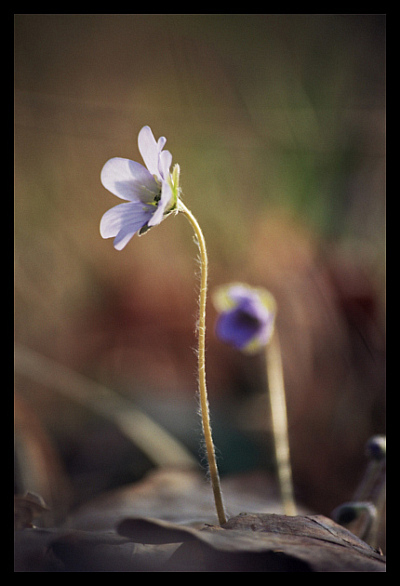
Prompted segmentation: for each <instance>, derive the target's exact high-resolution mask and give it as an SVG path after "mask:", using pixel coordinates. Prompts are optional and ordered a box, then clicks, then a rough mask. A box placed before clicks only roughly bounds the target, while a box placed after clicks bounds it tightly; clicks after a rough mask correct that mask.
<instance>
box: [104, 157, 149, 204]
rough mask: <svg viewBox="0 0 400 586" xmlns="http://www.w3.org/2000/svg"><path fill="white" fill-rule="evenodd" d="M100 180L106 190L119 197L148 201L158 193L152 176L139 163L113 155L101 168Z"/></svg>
mask: <svg viewBox="0 0 400 586" xmlns="http://www.w3.org/2000/svg"><path fill="white" fill-rule="evenodd" d="M101 182H102V184H103V185H104V187H105V188H106V189H108V191H111V193H113V194H114V195H116V196H118V197H120V198H121V199H126V200H128V201H140V202H142V203H148V202H151V201H153V200H154V198H155V196H156V195H157V194H159V192H160V188H159V185H158V184H157V182H156V180H155V179H154V177H153V176H152V175H151V174H150V173H149V171H148V170H147V169H146V168H145V167H143V165H141V164H140V163H136V162H135V161H131V160H129V159H123V158H121V157H114V158H113V159H110V160H109V161H107V163H106V164H105V165H104V167H103V169H102V170H101Z"/></svg>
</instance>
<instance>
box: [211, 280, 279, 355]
mask: <svg viewBox="0 0 400 586" xmlns="http://www.w3.org/2000/svg"><path fill="white" fill-rule="evenodd" d="M213 301H214V305H215V307H216V309H217V311H218V312H219V316H218V319H217V322H216V325H215V333H216V335H217V336H218V338H219V339H220V340H222V341H223V342H226V343H227V344H231V345H232V346H234V347H235V348H237V349H238V350H240V351H242V352H244V353H246V354H255V353H256V352H258V351H260V350H261V349H263V348H264V347H265V346H266V345H267V344H268V342H269V340H270V338H271V336H272V333H273V329H274V322H275V314H276V303H275V299H274V298H273V296H272V295H271V294H270V293H269V292H268V291H266V290H265V289H262V288H254V287H250V286H248V285H244V284H242V283H232V284H230V285H224V286H222V287H220V288H219V289H218V290H217V291H216V292H215V293H214V295H213Z"/></svg>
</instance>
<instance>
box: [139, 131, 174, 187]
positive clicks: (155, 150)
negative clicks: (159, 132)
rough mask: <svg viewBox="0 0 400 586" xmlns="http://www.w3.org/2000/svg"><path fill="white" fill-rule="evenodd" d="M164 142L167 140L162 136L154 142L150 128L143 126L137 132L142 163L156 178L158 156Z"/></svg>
mask: <svg viewBox="0 0 400 586" xmlns="http://www.w3.org/2000/svg"><path fill="white" fill-rule="evenodd" d="M166 142H167V139H166V138H165V137H163V136H162V137H161V138H159V139H158V142H156V139H155V138H154V134H153V133H152V131H151V128H150V126H144V127H143V128H142V130H141V131H140V132H139V136H138V146H139V151H140V154H141V155H142V158H143V161H144V162H145V164H146V167H147V168H148V170H149V171H150V173H151V174H152V175H156V176H157V177H160V172H159V169H158V159H159V155H160V153H161V151H162V149H163V148H164V145H165V143H166Z"/></svg>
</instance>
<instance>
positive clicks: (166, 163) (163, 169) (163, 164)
mask: <svg viewBox="0 0 400 586" xmlns="http://www.w3.org/2000/svg"><path fill="white" fill-rule="evenodd" d="M171 164H172V155H171V153H170V152H169V151H163V152H162V153H160V157H159V161H158V169H159V174H160V175H161V178H162V179H164V180H166V179H167V178H168V176H169V168H170V167H171Z"/></svg>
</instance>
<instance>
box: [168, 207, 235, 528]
mask: <svg viewBox="0 0 400 586" xmlns="http://www.w3.org/2000/svg"><path fill="white" fill-rule="evenodd" d="M178 211H179V212H182V213H183V214H185V216H186V217H187V219H188V220H189V222H190V224H191V225H192V228H193V230H194V233H195V235H196V239H197V243H198V247H199V251H200V266H201V277H200V294H199V324H198V342H199V348H198V369H199V394H200V406H201V417H202V425H203V433H204V441H205V444H206V450H207V459H208V467H209V473H210V479H211V485H212V489H213V493H214V501H215V507H216V509H217V515H218V520H219V523H220V525H223V524H224V523H226V520H227V519H226V515H225V510H224V504H223V500H222V492H221V484H220V480H219V474H218V468H217V461H216V457H215V449H214V443H213V439H212V434H211V423H210V413H209V406H208V397H207V385H206V366H205V340H206V303H207V279H208V257H207V249H206V242H205V239H204V236H203V232H202V231H201V228H200V226H199V223H198V222H197V220H196V218H195V217H194V216H193V214H192V212H191V211H190V210H188V208H187V207H186V206H185V204H184V203H183V202H182V200H179V202H178Z"/></svg>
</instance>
